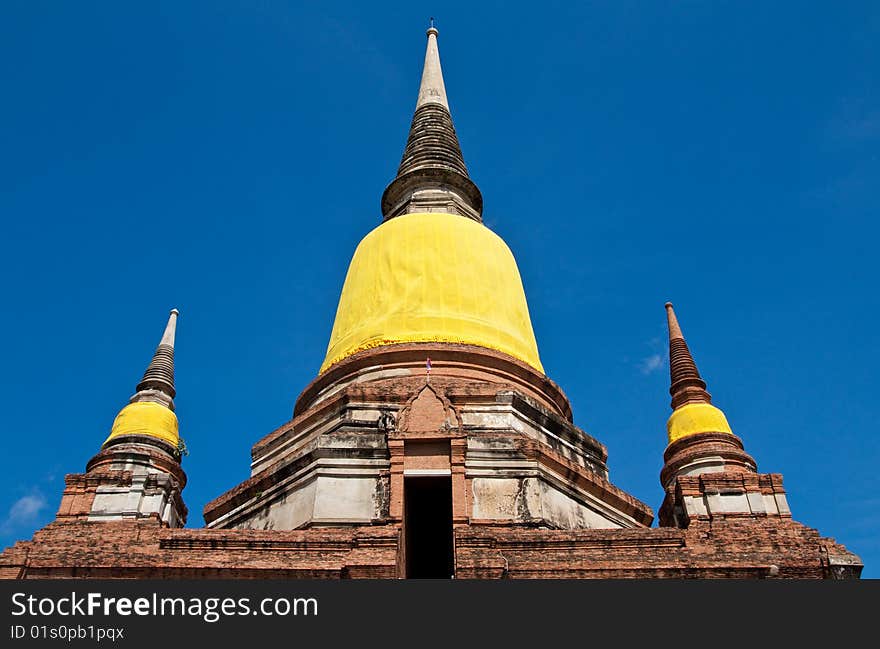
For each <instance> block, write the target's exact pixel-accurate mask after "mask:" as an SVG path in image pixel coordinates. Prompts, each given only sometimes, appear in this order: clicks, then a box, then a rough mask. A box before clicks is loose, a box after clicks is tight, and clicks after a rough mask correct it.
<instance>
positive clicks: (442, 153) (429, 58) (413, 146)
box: [382, 21, 483, 222]
mask: <svg viewBox="0 0 880 649" xmlns="http://www.w3.org/2000/svg"><path fill="white" fill-rule="evenodd" d="M438 34H439V32H438V30H437V28H436V27H434V26H433V21H432V24H431V26H430V27H429V28H428V30H427V32H426V35H427V37H428V42H427V46H426V49H425V64H424V67H423V68H422V81H421V84H420V85H419V94H418V98H417V99H416V110H415V114H414V115H413V119H412V124H411V125H410V129H409V137H408V138H407V140H406V147H405V148H404V151H403V157H402V158H401V160H400V166H399V167H398V169H397V177H396V178H395V179H394V180H393V181H391V183H390V184H389V185H388V187H387V188H386V189H385V193H384V194H382V216H383V220H385V221H387V220H388V219H392V218H394V217H396V216H400V215H402V214H413V213H425V212H442V213H444V214H457V215H459V216H466V217H468V218H470V219H473V220H474V221H477V222H481V221H482V213H483V196H482V194H481V193H480V190H479V188H478V187H477V186H476V185H475V184H474V182H473V181H472V180H471V179H470V176H469V175H468V170H467V166H466V165H465V163H464V156H463V155H462V153H461V146H460V145H459V143H458V136H457V135H456V133H455V126H454V125H453V123H452V115H451V113H450V112H449V100H448V99H447V96H446V84H445V83H444V81H443V69H442V68H441V66H440V50H439V47H438V44H437V36H438Z"/></svg>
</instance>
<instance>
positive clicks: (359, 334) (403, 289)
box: [321, 213, 544, 372]
mask: <svg viewBox="0 0 880 649" xmlns="http://www.w3.org/2000/svg"><path fill="white" fill-rule="evenodd" d="M407 342H450V343H463V344H468V345H479V346H481V347H488V348H489V349H495V350H498V351H500V352H504V353H506V354H510V355H511V356H513V357H515V358H518V359H519V360H521V361H524V362H525V363H527V364H529V365H531V366H532V367H534V368H535V369H536V370H538V371H540V372H543V371H544V369H543V367H542V365H541V360H540V358H539V356H538V345H537V343H536V342H535V334H534V332H533V331H532V323H531V320H530V318H529V309H528V305H527V304H526V296H525V292H524V291H523V287H522V280H521V279H520V275H519V270H518V269H517V267H516V260H515V259H514V258H513V254H512V253H511V252H510V249H509V248H508V247H507V245H506V244H505V243H504V241H503V240H502V239H501V238H500V237H499V236H498V235H496V234H495V233H494V232H492V231H491V230H489V228H487V227H486V226H484V225H482V224H480V223H477V222H476V221H474V220H472V219H469V218H465V217H462V216H456V215H454V214H443V213H421V214H405V215H402V216H398V217H395V218H393V219H390V220H388V221H386V222H385V223H383V224H382V225H380V226H379V227H377V228H375V229H374V230H373V231H372V232H370V233H369V234H368V235H367V236H366V237H364V239H363V240H362V241H361V243H360V245H358V247H357V250H356V251H355V253H354V257H353V258H352V260H351V264H350V265H349V268H348V274H347V275H346V278H345V284H344V285H343V287H342V295H341V296H340V298H339V307H338V308H337V311H336V320H335V322H334V324H333V331H332V333H331V334H330V343H329V345H328V347H327V356H326V358H325V359H324V362H323V363H322V365H321V371H322V372H323V371H324V370H326V369H327V368H328V367H330V366H331V365H333V364H334V363H336V362H338V361H340V360H342V359H344V358H346V357H347V356H350V355H352V354H354V353H356V352H359V351H362V350H365V349H370V348H374V347H379V346H382V345H391V344H395V343H407Z"/></svg>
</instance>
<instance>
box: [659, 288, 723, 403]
mask: <svg viewBox="0 0 880 649" xmlns="http://www.w3.org/2000/svg"><path fill="white" fill-rule="evenodd" d="M666 321H667V323H668V325H669V378H670V386H669V394H670V395H672V408H673V409H675V408H678V407H679V406H682V405H684V404H686V403H712V396H711V395H710V394H709V393H708V392H707V391H706V382H705V381H704V380H703V378H702V377H701V376H700V371H699V370H698V369H697V364H696V363H695V362H694V357H693V356H692V355H691V351H690V349H688V345H687V343H686V342H685V340H684V334H682V333H681V327H680V326H679V324H678V318H676V317H675V310H674V309H673V308H672V302H667V303H666Z"/></svg>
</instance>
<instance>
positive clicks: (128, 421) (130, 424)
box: [104, 401, 180, 448]
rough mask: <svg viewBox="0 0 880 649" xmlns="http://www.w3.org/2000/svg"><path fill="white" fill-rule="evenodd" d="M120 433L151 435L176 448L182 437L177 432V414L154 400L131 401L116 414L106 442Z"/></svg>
mask: <svg viewBox="0 0 880 649" xmlns="http://www.w3.org/2000/svg"><path fill="white" fill-rule="evenodd" d="M120 435H149V436H150V437H156V438H158V439H161V440H162V441H165V442H168V443H169V444H171V445H172V446H174V447H175V448H176V447H177V443H178V441H179V439H180V437H179V436H178V434H177V415H175V414H174V413H173V412H172V411H170V410H169V409H168V408H166V407H165V406H163V405H161V404H158V403H154V402H152V401H138V402H135V403H130V404H128V405H127V406H125V408H123V409H122V410H120V411H119V414H118V415H116V419H115V420H114V421H113V428H111V429H110V436H109V437H108V438H107V439H106V440H105V441H104V443H105V444H106V443H107V442H109V441H110V440H111V439H113V438H115V437H119V436H120Z"/></svg>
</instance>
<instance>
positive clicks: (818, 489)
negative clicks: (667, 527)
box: [0, 1, 880, 577]
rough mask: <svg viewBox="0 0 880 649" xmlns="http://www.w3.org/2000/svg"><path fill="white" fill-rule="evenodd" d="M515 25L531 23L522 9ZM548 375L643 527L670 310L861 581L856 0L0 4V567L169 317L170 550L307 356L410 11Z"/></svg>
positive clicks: (755, 450) (369, 183)
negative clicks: (507, 256)
mask: <svg viewBox="0 0 880 649" xmlns="http://www.w3.org/2000/svg"><path fill="white" fill-rule="evenodd" d="M537 7H540V8H539V9H538V8H537ZM431 15H434V16H436V18H437V26H438V28H439V29H440V52H441V58H442V61H443V67H444V74H445V78H446V87H447V92H448V94H449V100H450V105H451V109H452V114H453V118H454V120H455V124H456V128H457V130H458V135H459V139H460V141H461V145H462V149H463V151H464V155H465V159H466V161H467V163H468V166H469V168H470V171H471V177H472V178H473V179H474V180H475V181H476V182H477V184H478V185H479V186H480V188H481V189H482V192H483V196H484V199H485V212H484V218H485V222H486V224H487V225H488V226H489V227H491V228H492V229H493V230H494V231H495V232H497V233H498V234H499V235H501V236H502V237H503V238H504V239H505V241H506V242H507V243H508V244H509V245H510V247H511V249H512V250H513V252H514V254H515V255H516V257H517V260H518V263H519V267H520V272H521V274H522V278H523V283H524V285H525V289H526V294H527V297H528V300H529V307H530V310H531V314H532V321H533V325H534V328H535V333H536V337H537V339H538V344H539V348H540V351H541V357H542V361H543V364H544V367H545V369H546V371H547V373H548V374H549V376H550V377H551V378H553V379H554V380H555V381H556V382H557V383H559V384H560V385H561V386H562V388H563V389H564V390H565V391H566V393H567V394H568V396H569V398H570V399H571V402H572V405H573V409H574V416H575V423H576V424H578V425H579V426H580V427H582V428H583V429H584V430H586V431H587V432H589V433H590V434H592V435H593V436H595V437H597V438H598V439H599V440H601V441H602V442H603V443H605V444H606V445H607V446H608V451H609V467H610V477H611V479H612V481H613V482H614V483H615V484H617V485H618V486H620V487H621V488H623V489H625V490H627V491H629V492H630V493H632V494H633V495H635V496H636V497H638V498H640V499H641V500H643V501H645V502H646V503H648V504H649V505H650V506H651V507H653V508H654V509H655V511H656V510H657V509H658V508H659V505H660V502H661V500H662V491H661V489H660V485H659V481H658V474H659V471H660V468H661V466H662V454H663V449H664V447H665V442H666V439H665V422H666V419H667V417H668V415H669V402H668V400H669V397H668V393H667V389H668V374H667V372H668V370H667V367H666V344H665V335H666V334H665V317H664V309H663V303H664V302H665V301H666V300H671V301H673V302H674V303H675V305H676V311H677V313H678V315H679V319H680V321H681V324H682V327H683V329H684V332H685V336H686V337H687V339H688V342H689V344H690V347H691V349H692V351H693V353H694V355H695V357H696V360H697V363H698V365H699V367H700V370H701V372H702V373H703V376H704V378H705V379H706V380H707V382H708V384H709V390H710V392H711V393H712V394H713V397H714V401H715V403H716V404H717V405H718V406H719V407H721V408H722V409H723V410H724V411H725V412H726V414H727V416H728V419H729V420H730V422H731V425H732V426H733V429H734V432H736V433H737V434H738V435H740V436H741V437H742V438H743V440H744V442H745V446H746V450H747V451H749V452H750V453H751V454H752V455H753V456H754V457H755V458H756V460H757V461H758V466H759V470H761V471H764V472H778V473H782V474H784V476H785V485H786V488H787V490H788V493H789V501H790V504H791V506H792V510H793V512H794V517H795V518H796V519H797V520H799V521H802V522H804V523H805V524H807V525H809V526H811V527H815V528H817V529H818V530H819V531H820V532H821V533H822V534H823V535H826V536H833V537H834V538H836V539H837V540H838V541H840V542H842V543H844V544H846V545H847V546H848V547H849V548H850V549H851V550H852V551H854V552H856V553H858V554H859V555H860V556H861V557H862V558H863V560H864V561H865V564H866V567H865V571H864V573H863V574H864V576H866V577H878V576H880V544H878V530H880V488H878V486H880V485H878V479H877V473H878V472H877V466H878V465H880V453H878V443H877V437H878V432H880V431H878V425H877V394H878V389H880V385H878V379H877V367H878V364H880V347H878V326H877V319H878V315H880V299H878V291H877V280H878V271H877V264H876V247H877V240H878V234H880V232H878V230H880V227H878V223H877V217H878V208H880V200H878V192H877V187H878V180H880V161H878V147H880V89H878V76H877V73H876V63H877V61H878V60H880V51H878V50H880V45H878V44H880V6H878V5H877V4H876V3H870V2H866V3H858V2H851V3H834V4H827V3H800V2H791V3H781V2H780V3H764V2H754V3H751V2H677V3H661V2H656V3H654V2H620V1H615V2H611V1H609V2H584V3H572V4H557V3H553V2H545V3H540V5H535V4H534V3H481V4H479V5H476V6H475V5H473V4H472V3H468V2H462V3H455V2H445V3H442V4H441V3H423V2H406V3H400V4H397V5H393V4H384V5H377V4H374V3H351V4H347V3H332V4H331V3H326V2H322V3H315V4H314V5H310V6H306V5H304V4H301V3H295V2H281V1H265V2H258V3H255V2H152V3H118V2H86V3H79V2H78V3H53V2H49V3H43V2H35V1H27V2H5V3H3V5H2V7H0V67H2V74H0V78H2V80H3V101H2V102H0V151H2V154H0V215H2V218H3V236H2V237H0V272H2V275H3V277H4V281H3V296H2V297H3V299H2V302H3V305H4V306H3V317H2V318H0V336H2V339H3V340H4V341H5V344H4V352H3V357H4V371H3V372H2V374H0V407H2V412H3V423H2V436H3V440H4V444H5V449H4V453H3V454H2V456H0V475H2V476H3V477H2V481H3V489H2V491H0V546H5V545H9V544H11V543H12V542H13V541H14V540H16V539H20V538H29V537H30V535H31V534H32V532H33V531H34V529H36V528H38V527H40V526H42V525H44V524H45V523H47V522H48V521H50V520H51V519H52V518H53V516H54V512H55V509H56V508H57V505H58V502H59V499H60V495H61V491H62V489H63V476H64V474H65V473H77V472H81V471H83V470H84V468H85V464H86V462H87V461H88V459H89V458H90V457H91V456H92V455H93V454H94V453H95V452H97V450H98V448H99V446H100V444H101V442H102V441H103V440H104V439H105V437H106V435H107V434H108V432H109V428H110V424H111V423H112V421H113V418H114V416H115V415H116V413H117V411H118V410H119V408H121V407H122V406H123V405H124V404H125V403H126V401H127V398H128V397H129V396H130V394H131V393H132V392H133V390H134V386H135V384H136V383H137V382H138V380H139V378H140V376H141V374H142V372H143V370H144V368H145V366H146V364H147V362H148V361H149V358H150V356H151V354H152V352H153V349H154V347H155V345H156V343H157V342H158V340H159V337H160V336H161V333H162V327H163V326H164V323H165V318H166V315H167V312H168V310H169V309H170V308H171V307H178V308H179V309H180V310H181V317H180V324H179V329H178V346H177V385H178V398H177V400H176V401H177V405H178V415H179V418H180V423H181V432H182V435H183V436H184V438H185V439H186V443H187V445H188V447H189V450H190V455H189V456H188V457H187V458H186V459H185V462H184V468H185V470H186V472H187V474H188V476H189V484H188V486H187V487H186V490H185V491H184V497H185V500H186V502H187V504H188V506H189V508H190V520H189V524H190V525H191V526H200V525H202V524H203V520H202V517H201V510H202V507H203V506H204V504H205V503H206V502H207V501H209V500H211V499H213V498H214V497H216V496H217V495H219V494H221V493H222V492H224V491H226V490H227V489H229V488H231V487H233V486H235V485H236V484H237V483H238V482H240V481H241V480H243V479H245V478H246V477H247V475H248V464H249V452H250V447H251V445H252V444H253V443H254V442H256V441H257V440H258V439H260V438H261V437H262V436H263V435H265V434H267V433H268V432H270V431H271V430H273V429H274V428H275V427H277V426H278V425H280V424H281V423H283V422H284V421H286V420H287V419H289V417H290V415H291V412H292V409H293V404H294V401H295V399H296V397H297V395H298V394H299V392H300V391H301V390H302V388H303V387H305V385H306V384H307V383H308V382H309V381H310V380H311V379H312V378H313V377H314V376H315V374H316V372H317V369H318V367H319V365H320V363H321V361H322V359H323V356H324V351H325V350H326V345H327V340H328V337H329V334H330V328H331V325H332V319H333V315H334V313H335V309H336V302H337V300H338V297H339V291H340V288H341V286H342V280H343V278H344V275H345V271H346V268H347V264H348V261H349V259H350V257H351V254H352V252H353V251H354V248H355V246H356V245H357V242H358V241H359V240H360V238H361V237H363V235H365V234H366V233H367V232H368V231H369V230H370V229H372V228H373V227H374V226H375V225H377V224H378V223H379V222H380V220H381V215H380V211H379V199H380V196H381V194H382V191H383V189H384V188H385V186H386V185H387V183H388V182H389V181H390V180H391V179H392V178H393V176H394V172H395V170H396V168H397V164H398V163H399V160H400V155H401V153H402V151H403V146H404V143H405V139H406V134H407V130H408V127H409V122H410V119H411V116H412V111H413V108H414V105H415V100H416V95H417V91H418V82H419V75H420V72H421V65H422V59H423V55H424V43H425V37H424V29H425V27H426V24H427V18H428V16H431Z"/></svg>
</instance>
